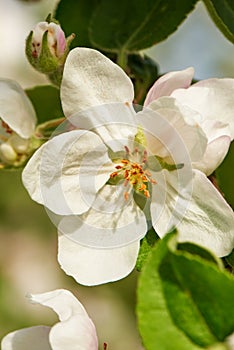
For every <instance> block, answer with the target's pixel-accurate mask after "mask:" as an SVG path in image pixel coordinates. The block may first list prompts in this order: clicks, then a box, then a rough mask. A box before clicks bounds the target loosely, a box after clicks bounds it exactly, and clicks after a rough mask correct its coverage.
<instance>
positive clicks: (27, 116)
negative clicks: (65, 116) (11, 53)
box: [0, 79, 37, 138]
mask: <svg viewBox="0 0 234 350" xmlns="http://www.w3.org/2000/svg"><path fill="white" fill-rule="evenodd" d="M0 118H1V119H3V120H4V122H5V123H7V124H8V125H9V126H10V128H11V129H12V130H14V131H15V132H16V133H17V134H18V135H20V136H21V137H23V138H29V137H30V136H31V135H32V134H33V132H34V129H35V126H36V121H37V120H36V114H35V111H34V108H33V105H32V103H31V101H30V100H29V98H28V97H27V95H26V94H25V92H24V90H23V89H22V88H21V86H20V85H19V84H18V83H16V82H15V81H13V80H8V79H0Z"/></svg>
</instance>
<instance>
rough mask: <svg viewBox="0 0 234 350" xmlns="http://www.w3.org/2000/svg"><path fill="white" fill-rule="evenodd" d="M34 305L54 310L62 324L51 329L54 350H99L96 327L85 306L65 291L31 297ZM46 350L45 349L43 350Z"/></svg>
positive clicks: (50, 335)
mask: <svg viewBox="0 0 234 350" xmlns="http://www.w3.org/2000/svg"><path fill="white" fill-rule="evenodd" d="M31 301H32V302H33V303H39V304H41V305H44V306H48V307H50V308H52V309H53V310H54V311H55V312H56V313H57V314H58V316H59V319H60V321H61V322H59V323H57V324H56V325H55V326H53V327H52V328H51V331H50V334H49V339H50V343H51V345H52V349H53V350H65V349H69V350H70V349H71V350H79V349H80V350H83V349H84V350H97V349H98V340H97V334H96V329H95V326H94V324H93V322H92V320H91V319H90V318H89V316H88V314H87V312H86V310H85V309H84V307H83V305H82V304H81V303H80V302H79V301H78V300H77V299H76V298H75V297H74V295H73V294H72V293H71V292H69V291H67V290H64V289H58V290H55V291H52V292H48V293H43V294H35V295H32V296H31ZM43 350H44V349H43Z"/></svg>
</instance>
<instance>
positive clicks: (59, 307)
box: [28, 289, 88, 321]
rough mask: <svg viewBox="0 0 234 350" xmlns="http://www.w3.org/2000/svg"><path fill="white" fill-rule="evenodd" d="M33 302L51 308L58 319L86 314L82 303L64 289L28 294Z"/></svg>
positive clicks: (63, 319)
mask: <svg viewBox="0 0 234 350" xmlns="http://www.w3.org/2000/svg"><path fill="white" fill-rule="evenodd" d="M28 298H29V299H30V302H31V303H33V304H41V305H43V306H47V307H49V308H51V309H53V310H54V311H55V312H56V314H57V315H58V317H59V320H60V321H66V320H68V319H69V318H71V317H72V316H74V315H81V316H88V314H87V312H86V311H85V308H84V307H83V305H82V304H81V303H80V302H79V301H78V300H77V299H76V298H75V296H74V295H73V294H72V293H71V292H69V291H68V290H65V289H57V290H53V291H51V292H47V293H41V294H29V295H28Z"/></svg>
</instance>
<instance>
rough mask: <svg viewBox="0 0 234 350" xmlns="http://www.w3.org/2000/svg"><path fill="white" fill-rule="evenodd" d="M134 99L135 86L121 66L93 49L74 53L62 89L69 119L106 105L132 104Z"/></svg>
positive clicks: (64, 75)
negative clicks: (82, 112)
mask: <svg viewBox="0 0 234 350" xmlns="http://www.w3.org/2000/svg"><path fill="white" fill-rule="evenodd" d="M133 98H134V89H133V85H132V82H131V80H130V78H129V77H128V76H127V75H126V74H125V73H124V71H123V70H122V69H121V68H120V67H119V66H118V65H117V64H115V63H113V62H112V61H111V60H110V59H108V58H107V57H106V56H104V55H103V54H101V53H100V52H98V51H96V50H93V49H89V48H81V47H80V48H75V49H73V50H72V51H70V53H69V55H68V57H67V59H66V63H65V67H64V72H63V80H62V85H61V100H62V106H63V110H64V114H65V115H66V116H67V117H70V116H71V115H73V114H75V113H77V112H79V111H82V110H85V109H88V108H90V107H93V106H98V105H102V104H105V103H112V102H124V103H125V102H129V103H131V102H132V101H133Z"/></svg>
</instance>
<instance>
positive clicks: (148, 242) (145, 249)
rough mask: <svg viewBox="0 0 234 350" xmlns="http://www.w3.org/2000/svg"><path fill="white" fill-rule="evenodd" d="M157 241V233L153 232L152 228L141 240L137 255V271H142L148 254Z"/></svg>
mask: <svg viewBox="0 0 234 350" xmlns="http://www.w3.org/2000/svg"><path fill="white" fill-rule="evenodd" d="M158 239H159V237H158V235H157V233H156V232H155V230H154V228H153V227H152V228H151V229H150V230H149V231H148V232H147V234H146V235H145V237H144V238H143V239H142V240H141V246H140V251H139V254H138V258H137V262H136V269H137V270H138V271H141V270H142V267H143V265H144V264H145V262H146V260H147V258H148V256H149V253H150V252H151V250H152V248H153V247H154V246H155V244H156V242H157V240H158Z"/></svg>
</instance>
